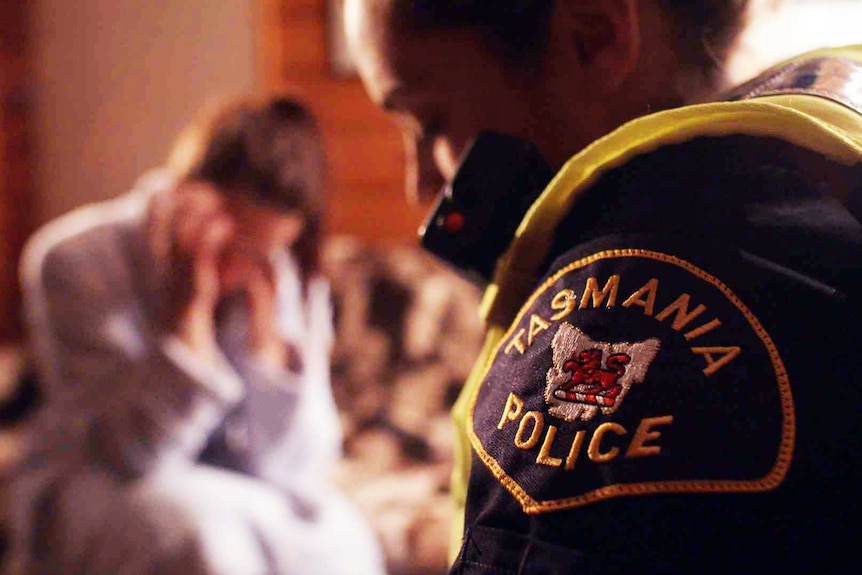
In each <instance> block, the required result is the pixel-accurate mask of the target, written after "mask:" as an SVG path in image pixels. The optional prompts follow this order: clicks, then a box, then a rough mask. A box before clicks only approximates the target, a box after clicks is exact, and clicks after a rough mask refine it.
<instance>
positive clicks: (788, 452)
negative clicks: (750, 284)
mask: <svg viewBox="0 0 862 575" xmlns="http://www.w3.org/2000/svg"><path fill="white" fill-rule="evenodd" d="M613 258H643V259H651V260H657V261H661V262H664V263H669V264H672V265H675V266H677V267H679V268H682V269H684V270H686V271H687V272H689V273H691V274H692V275H694V276H696V277H698V278H699V279H701V280H704V281H706V282H707V283H709V284H711V285H713V286H714V287H715V288H717V289H718V290H719V291H721V292H722V293H723V294H724V295H725V297H727V299H728V300H729V301H730V302H731V303H733V305H735V306H736V308H737V309H738V310H739V311H740V312H741V313H742V314H743V316H745V318H746V320H747V321H748V323H749V325H751V327H752V329H753V330H754V332H755V333H756V334H757V336H758V337H759V338H760V340H761V341H762V342H763V345H764V346H765V347H766V350H767V352H768V353H769V357H770V359H771V360H772V367H773V370H774V372H775V377H776V380H777V383H778V391H779V395H780V398H781V409H782V415H783V423H782V433H781V442H780V445H779V449H778V456H777V457H776V460H775V464H774V465H773V467H772V469H771V470H770V472H769V473H768V474H767V475H766V476H764V477H762V478H760V479H755V480H749V481H732V480H685V481H654V482H644V483H630V484H625V485H608V486H606V487H602V488H599V489H595V490H593V491H589V492H587V493H584V494H582V495H578V496H575V497H568V498H565V499H556V500H552V501H536V500H535V499H533V498H532V497H530V495H529V494H528V493H527V492H526V491H525V490H524V489H523V488H522V487H521V486H520V485H519V484H518V483H517V482H516V481H515V480H514V479H512V478H511V477H509V475H508V474H507V473H506V472H505V470H503V468H502V467H501V466H500V464H499V463H498V462H497V460H496V459H494V458H493V457H492V456H491V455H490V454H489V453H488V452H487V451H485V448H484V446H483V445H482V441H481V440H480V439H479V437H478V436H477V435H476V433H475V431H474V430H473V412H474V411H475V409H476V403H477V401H478V398H479V393H480V391H481V389H482V385H483V383H484V380H485V378H486V377H487V375H488V372H489V371H490V369H491V366H492V365H493V363H494V360H495V359H496V358H497V356H498V355H499V353H500V349H501V348H502V347H503V345H505V343H506V341H508V340H509V338H510V337H511V336H512V335H513V334H514V332H515V329H516V328H517V326H518V324H520V322H521V319H522V318H523V317H524V316H525V315H526V313H527V312H528V311H529V310H530V307H531V306H532V305H533V303H534V302H535V301H536V300H537V299H538V298H539V297H541V296H542V294H544V293H545V291H547V290H548V288H550V287H551V286H552V285H553V284H554V283H556V281H557V280H559V279H560V278H561V277H563V276H564V275H566V274H568V273H569V272H571V271H574V270H577V269H580V268H583V267H586V266H588V265H590V264H592V263H594V262H597V261H599V260H604V259H613ZM467 434H468V436H469V437H470V442H471V443H472V444H473V448H474V449H475V450H476V453H477V455H478V456H479V458H480V459H481V460H482V462H483V463H484V464H485V466H486V467H488V469H489V470H490V471H491V473H492V474H493V475H494V477H496V478H497V480H498V481H500V483H502V484H503V486H504V487H505V488H506V489H507V490H508V491H509V492H510V493H511V494H512V495H513V496H514V497H515V499H517V500H518V502H519V503H520V504H521V507H522V508H523V509H524V512H525V513H527V514H529V515H535V514H538V513H543V512H548V511H559V510H562V509H571V508H574V507H580V506H583V505H587V504H589V503H594V502H596V501H601V500H603V499H610V498H612V497H622V496H629V495H645V494H657V493H707V492H710V493H719V492H724V493H727V492H746V493H751V492H758V491H769V490H771V489H775V488H776V487H778V486H779V485H780V484H781V482H782V481H783V480H784V478H785V476H786V475H787V471H788V470H789V469H790V463H791V461H792V460H793V446H794V442H795V439H796V412H795V409H794V406H793V395H792V393H791V389H790V380H789V377H788V375H787V370H786V369H785V367H784V362H782V360H781V357H780V356H779V354H778V350H777V349H776V347H775V344H774V343H773V341H772V338H771V337H770V336H769V334H768V333H767V332H766V329H765V328H764V327H763V326H762V325H761V323H760V321H759V320H758V319H757V318H756V317H755V316H754V314H753V313H751V311H750V310H749V309H748V307H746V305H745V304H744V303H743V302H742V301H741V300H740V299H739V298H738V297H737V296H736V294H734V293H733V292H732V291H731V290H730V288H729V287H727V286H726V285H725V284H724V283H722V282H721V281H720V280H719V279H718V278H716V277H714V276H712V275H710V274H708V273H707V272H705V271H703V270H702V269H700V268H698V267H697V266H695V265H693V264H691V263H689V262H687V261H685V260H683V259H680V258H677V257H675V256H671V255H668V254H664V253H661V252H655V251H650V250H642V249H618V250H607V251H603V252H599V253H596V254H593V255H591V256H588V257H585V258H582V259H580V260H578V261H575V262H572V263H571V264H569V265H567V266H566V267H564V268H563V269H561V270H560V271H558V272H557V273H555V274H554V275H553V276H551V277H550V278H548V280H547V281H545V283H544V284H542V286H541V287H539V289H538V290H536V291H535V292H534V293H533V295H532V296H531V297H530V299H529V300H527V302H526V303H525V304H524V305H523V306H522V308H521V311H520V312H519V313H518V316H517V317H516V318H515V320H514V321H513V322H512V325H511V327H510V328H509V330H508V331H507V332H506V334H505V335H504V336H503V338H502V339H501V340H500V342H499V343H498V344H497V347H496V349H495V350H494V352H493V354H491V355H490V357H489V359H488V362H487V364H486V366H485V368H484V370H483V372H482V376H481V378H480V383H479V385H477V386H476V390H475V391H474V393H473V397H472V398H471V401H470V408H469V410H468V412H467Z"/></svg>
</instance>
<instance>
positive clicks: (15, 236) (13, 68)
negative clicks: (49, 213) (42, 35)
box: [0, 0, 32, 342]
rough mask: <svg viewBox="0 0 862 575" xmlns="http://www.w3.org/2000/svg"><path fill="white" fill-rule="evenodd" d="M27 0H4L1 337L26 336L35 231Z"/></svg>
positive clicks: (0, 14) (0, 46)
mask: <svg viewBox="0 0 862 575" xmlns="http://www.w3.org/2000/svg"><path fill="white" fill-rule="evenodd" d="M27 6H28V3H27V2H25V1H23V0H0V341H3V342H9V341H12V342H14V341H17V340H18V339H19V338H20V336H21V321H20V319H21V318H20V313H19V305H20V290H19V285H18V273H17V270H18V260H19V256H20V253H21V248H22V246H23V244H24V242H25V240H26V238H27V235H28V234H29V233H30V232H31V231H32V226H31V222H32V217H31V216H32V212H31V208H30V206H31V199H32V198H31V193H32V188H31V184H32V178H31V175H30V155H29V144H30V142H29V137H28V133H29V122H28V105H29V97H28V95H29V94H28V85H27V78H28V75H27V70H28V62H27V35H26V12H25V9H26V7H27Z"/></svg>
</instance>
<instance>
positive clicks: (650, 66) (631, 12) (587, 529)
mask: <svg viewBox="0 0 862 575" xmlns="http://www.w3.org/2000/svg"><path fill="white" fill-rule="evenodd" d="M746 4H747V3H746V2H744V1H740V0H699V1H691V2H682V1H674V0H640V1H637V0H580V1H577V2H575V1H561V0H558V1H554V0H512V1H507V2H505V3H499V2H487V1H483V0H467V1H460V2H444V1H434V2H432V1H430V0H348V3H347V6H346V29H347V33H348V38H349V42H350V45H351V48H352V50H353V52H354V54H355V57H356V61H357V64H358V67H359V71H360V74H361V77H362V79H363V82H364V84H365V86H366V89H367V91H368V94H369V96H370V97H371V99H372V100H373V101H374V102H376V103H377V104H378V105H380V106H381V107H382V108H383V109H385V110H387V111H388V112H390V113H391V114H392V115H393V116H394V117H395V118H396V119H397V121H398V122H399V123H400V124H401V126H402V127H403V128H404V131H405V133H406V134H407V136H408V137H407V138H406V139H407V141H408V142H409V143H410V145H409V146H408V160H409V161H408V169H409V171H410V172H411V174H410V175H411V178H409V182H411V183H410V184H409V185H408V193H410V194H412V195H414V196H416V197H419V198H420V199H431V198H434V197H437V202H436V203H435V206H434V207H435V210H436V211H435V212H434V215H433V217H431V218H429V220H428V222H427V225H426V226H425V229H424V233H425V244H426V245H427V246H429V247H430V248H431V249H432V251H435V253H438V254H440V255H443V256H444V257H447V256H451V257H449V259H450V260H451V261H452V262H453V263H454V264H456V265H457V266H458V267H459V268H463V269H464V270H466V271H468V272H469V273H471V274H473V275H477V276H480V277H481V276H484V278H485V280H487V289H486V292H485V297H484V299H483V302H482V307H481V313H482V316H483V318H484V320H485V322H486V324H487V339H486V345H485V347H484V349H483V352H482V356H481V357H480V358H479V360H478V361H477V364H476V367H475V369H474V372H473V374H472V375H471V377H470V379H469V380H468V382H467V384H466V385H465V388H464V391H463V393H462V395H461V397H460V398H459V401H458V402H457V404H456V406H455V411H454V415H455V421H456V424H457V425H458V432H459V436H460V439H461V442H460V445H459V447H460V449H461V450H460V457H459V458H458V460H457V461H456V469H455V472H454V474H453V497H454V498H455V504H456V525H455V527H454V529H453V538H454V543H453V546H452V560H453V566H452V571H453V573H465V574H466V573H471V574H472V573H494V574H497V573H500V574H502V573H506V574H509V573H551V574H558V573H754V572H761V571H764V570H767V569H768V570H769V571H770V572H783V573H823V572H830V571H831V570H835V571H838V570H842V572H843V569H845V567H843V564H844V563H847V562H849V561H851V560H853V559H855V557H856V552H855V549H854V547H855V543H852V542H854V541H855V540H856V538H857V537H858V536H859V535H860V528H859V527H858V526H857V524H856V523H855V519H856V517H857V516H858V511H859V504H858V500H859V497H858V489H857V483H858V481H857V478H858V477H860V474H862V466H860V464H859V463H857V461H858V455H857V454H858V453H859V450H860V448H862V437H860V429H859V425H858V424H857V421H858V419H857V407H856V406H857V405H858V404H859V401H860V399H862V397H860V395H862V392H860V391H859V386H858V385H856V382H857V379H858V377H859V376H858V374H859V372H860V367H862V366H860V354H858V352H857V351H856V349H855V347H856V346H855V339H856V336H855V334H856V332H855V330H856V329H857V326H858V325H859V317H858V308H859V303H858V296H857V294H858V293H859V292H858V287H859V282H860V277H862V276H860V271H862V270H860V266H862V226H860V223H859V220H858V219H857V217H856V216H855V215H854V212H856V204H857V203H858V201H859V195H860V193H862V190H860V189H859V188H860V187H862V88H860V85H859V82H858V78H859V77H860V74H862V47H847V48H841V49H831V50H822V51H817V52H812V53H808V54H804V55H801V56H800V57H799V58H796V59H793V60H792V61H788V62H785V63H783V64H782V65H779V66H777V67H776V68H774V69H772V70H769V71H767V72H766V73H764V74H763V75H762V76H760V77H758V78H756V79H754V80H752V81H751V82H749V83H746V84H745V85H743V86H739V87H736V88H733V87H731V86H729V85H728V84H729V82H728V80H727V77H726V74H725V70H726V63H727V61H728V58H729V57H730V55H731V54H732V52H733V49H734V44H735V41H736V40H737V38H738V35H739V33H740V31H741V29H742V26H743V22H744V21H745V15H746ZM518 150H522V151H523V154H520V155H519V152H518ZM530 150H533V153H532V155H531V154H530V152H529V151H530ZM536 156H538V157H539V158H541V161H539V160H536ZM495 158H496V159H497V160H496V162H495V161H494V159H495ZM548 169H549V171H548ZM524 172H526V175H524ZM500 174H504V176H500ZM553 174H555V176H554V177H553V178H551V177H550V176H551V175H553ZM549 180H550V181H549ZM444 182H445V183H446V184H447V186H446V188H445V191H444V192H442V193H441V194H440V195H439V196H438V195H437V190H438V189H439V187H440V185H441V184H443V183H444ZM510 189H514V190H515V192H516V193H513V192H511V191H510ZM523 198H526V199H527V201H520V200H521V199H523ZM513 221H514V223H513ZM501 233H504V235H505V236H506V238H505V241H501V240H500V236H501ZM483 237H491V238H494V241H492V242H489V241H483V239H482V238H483ZM429 238H431V239H429ZM488 261H491V262H492V263H491V264H490V265H489V264H488ZM834 565H837V566H840V567H832V566H834Z"/></svg>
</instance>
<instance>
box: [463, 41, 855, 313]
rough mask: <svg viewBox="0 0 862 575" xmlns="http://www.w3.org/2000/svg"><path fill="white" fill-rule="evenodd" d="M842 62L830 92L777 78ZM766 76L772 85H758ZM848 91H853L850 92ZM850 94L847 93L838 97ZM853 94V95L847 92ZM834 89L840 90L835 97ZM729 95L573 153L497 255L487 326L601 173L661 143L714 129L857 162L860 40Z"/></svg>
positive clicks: (521, 296) (513, 303) (524, 292)
mask: <svg viewBox="0 0 862 575" xmlns="http://www.w3.org/2000/svg"><path fill="white" fill-rule="evenodd" d="M824 59H835V60H838V61H841V62H844V63H845V64H846V66H845V68H844V69H845V76H846V77H845V78H843V82H844V83H843V84H842V85H840V86H839V84H838V83H836V82H837V80H838V79H836V78H831V81H832V84H831V85H832V87H833V88H834V90H833V93H831V94H830V93H828V92H827V91H823V90H818V89H817V88H818V85H817V84H816V82H814V83H812V85H810V86H807V87H806V88H798V87H797V88H794V87H793V86H792V85H791V86H789V87H787V86H783V85H782V84H781V83H779V82H776V78H780V77H782V76H780V74H779V72H782V71H784V72H786V74H785V75H784V76H783V77H785V78H789V77H791V76H792V74H791V73H789V72H788V71H792V70H797V71H798V70H800V69H803V65H804V64H805V63H807V62H811V61H814V60H820V61H823V60H824ZM768 82H772V84H770V85H769V89H758V87H759V86H764V85H766V84H767V83H768ZM851 90H852V91H851ZM846 94H850V96H851V99H848V98H845V97H843V96H844V95H846ZM854 95H855V99H852V98H853V96H854ZM836 96H838V97H836ZM730 98H731V99H732V100H733V99H735V98H750V99H736V100H735V101H721V102H715V103H708V104H698V105H692V106H684V107H681V108H676V109H672V110H668V111H665V112H659V113H656V114H651V115H649V116H644V117H641V118H638V119H636V120H633V121H631V122H629V123H627V124H625V125H623V126H622V127H620V128H619V129H617V130H616V131H614V132H612V133H610V134H608V135H607V136H605V137H604V138H601V139H599V140H597V141H595V142H593V143H592V144H591V145H590V146H588V147H587V148H585V149H584V150H582V151H581V152H579V153H578V154H577V155H575V156H574V157H572V158H571V159H570V160H569V161H568V162H567V163H566V164H565V165H564V166H563V168H562V169H561V170H560V171H559V172H558V173H557V175H556V176H555V177H554V179H553V180H551V182H550V183H549V184H548V186H547V187H546V188H545V190H544V191H543V192H542V194H541V195H540V196H539V198H538V200H536V202H535V203H534V204H533V205H532V207H531V208H530V209H529V210H528V211H527V214H526V215H525V217H524V219H523V220H522V221H521V224H520V226H519V227H518V229H517V230H516V232H515V236H514V238H513V240H512V243H511V245H510V246H509V248H508V249H507V250H506V252H504V253H503V255H502V256H501V257H500V259H499V260H498V262H497V266H496V269H495V273H494V277H493V279H492V282H491V283H490V284H489V286H488V287H487V289H486V290H485V293H484V295H483V298H482V303H481V307H480V313H481V316H482V319H483V320H484V321H485V323H486V324H487V325H490V326H502V327H505V326H507V325H508V324H509V323H510V322H511V321H512V319H513V318H514V317H515V315H516V314H517V312H518V309H519V308H520V306H521V305H522V303H523V302H524V301H526V299H527V298H528V297H529V294H530V292H531V291H532V289H533V286H535V285H536V283H537V281H538V280H539V278H540V277H541V273H542V269H541V266H542V263H543V262H544V260H545V257H546V255H547V253H548V250H549V249H550V246H551V243H552V241H553V237H554V232H555V230H556V229H557V226H558V225H559V223H560V222H561V220H562V218H564V217H565V216H566V214H568V213H569V212H570V211H571V210H572V208H573V207H574V206H575V204H576V203H577V201H578V199H579V198H580V197H581V196H582V195H583V192H584V191H585V190H587V189H588V188H589V187H590V186H591V185H593V184H594V183H595V182H596V181H597V180H598V178H599V177H600V176H602V175H603V174H605V173H607V172H608V171H610V170H612V169H615V168H619V167H620V166H623V165H624V164H626V163H627V162H629V161H630V160H631V159H632V158H634V157H637V156H640V155H643V154H647V153H649V152H652V151H654V150H656V149H658V148H660V147H662V146H667V145H672V144H682V143H685V142H687V141H691V140H693V139H695V138H699V137H704V136H711V137H721V136H731V135H751V136H770V137H775V138H779V139H782V140H784V141H787V142H789V143H791V144H793V145H796V146H799V147H801V148H804V149H808V150H811V151H814V152H817V153H819V154H822V155H824V156H825V157H827V158H829V159H832V160H834V161H837V162H839V163H842V164H845V165H854V164H857V163H859V162H860V161H862V110H860V109H859V103H860V101H862V45H858V46H850V47H844V48H836V49H824V50H817V51H814V52H809V53H807V54H804V55H802V56H800V57H798V58H795V59H793V60H789V61H787V62H783V63H781V64H779V65H777V66H775V67H774V68H771V69H770V70H768V71H766V72H764V74H762V75H761V76H759V77H758V78H756V79H754V80H752V81H751V82H747V83H746V84H744V85H743V86H741V87H740V89H738V90H735V91H734V93H733V94H731V96H730Z"/></svg>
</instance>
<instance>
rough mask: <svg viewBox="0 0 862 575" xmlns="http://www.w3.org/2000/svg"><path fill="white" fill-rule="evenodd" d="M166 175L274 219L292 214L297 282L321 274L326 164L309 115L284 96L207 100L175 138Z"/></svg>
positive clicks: (295, 100) (300, 105)
mask: <svg viewBox="0 0 862 575" xmlns="http://www.w3.org/2000/svg"><path fill="white" fill-rule="evenodd" d="M167 167H168V169H169V170H170V171H171V172H173V173H174V175H175V176H177V178H178V179H179V180H180V181H203V182H208V183H210V184H212V185H214V186H215V187H216V188H218V189H219V190H220V191H222V192H223V193H226V194H232V195H236V196H241V197H242V198H244V199H247V200H250V201H253V202H256V203H259V204H260V205H263V206H266V207H269V208H271V209H274V210H277V211H284V212H287V211H292V212H298V213H299V214H300V215H302V217H303V219H304V225H303V231H302V234H301V235H300V237H299V238H298V239H297V241H296V243H295V244H294V246H293V251H294V254H295V255H296V257H297V260H298V263H299V267H300V271H301V273H302V276H303V278H305V279H308V278H309V277H310V276H311V274H313V273H314V272H316V271H318V269H319V247H320V239H321V233H322V230H321V228H322V222H323V213H324V192H325V187H326V186H325V183H324V172H325V158H324V152H323V145H322V142H321V137H320V130H319V127H318V124H317V121H316V119H315V117H314V116H313V115H312V113H311V111H310V110H309V109H308V108H307V107H306V106H305V105H304V104H303V103H302V102H300V101H298V100H297V99H295V98H293V97H289V96H281V95H275V96H260V95H243V96H239V97H227V98H217V99H212V100H211V101H209V102H208V103H207V104H206V105H204V106H203V107H202V108H201V110H200V111H199V112H198V114H197V115H196V116H195V117H194V118H193V119H192V121H191V122H189V124H188V125H187V126H186V127H185V128H184V129H183V130H182V131H181V132H180V135H179V136H178V137H177V139H176V141H175V142H174V145H173V147H172V149H171V151H170V154H169V157H168V161H167Z"/></svg>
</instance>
